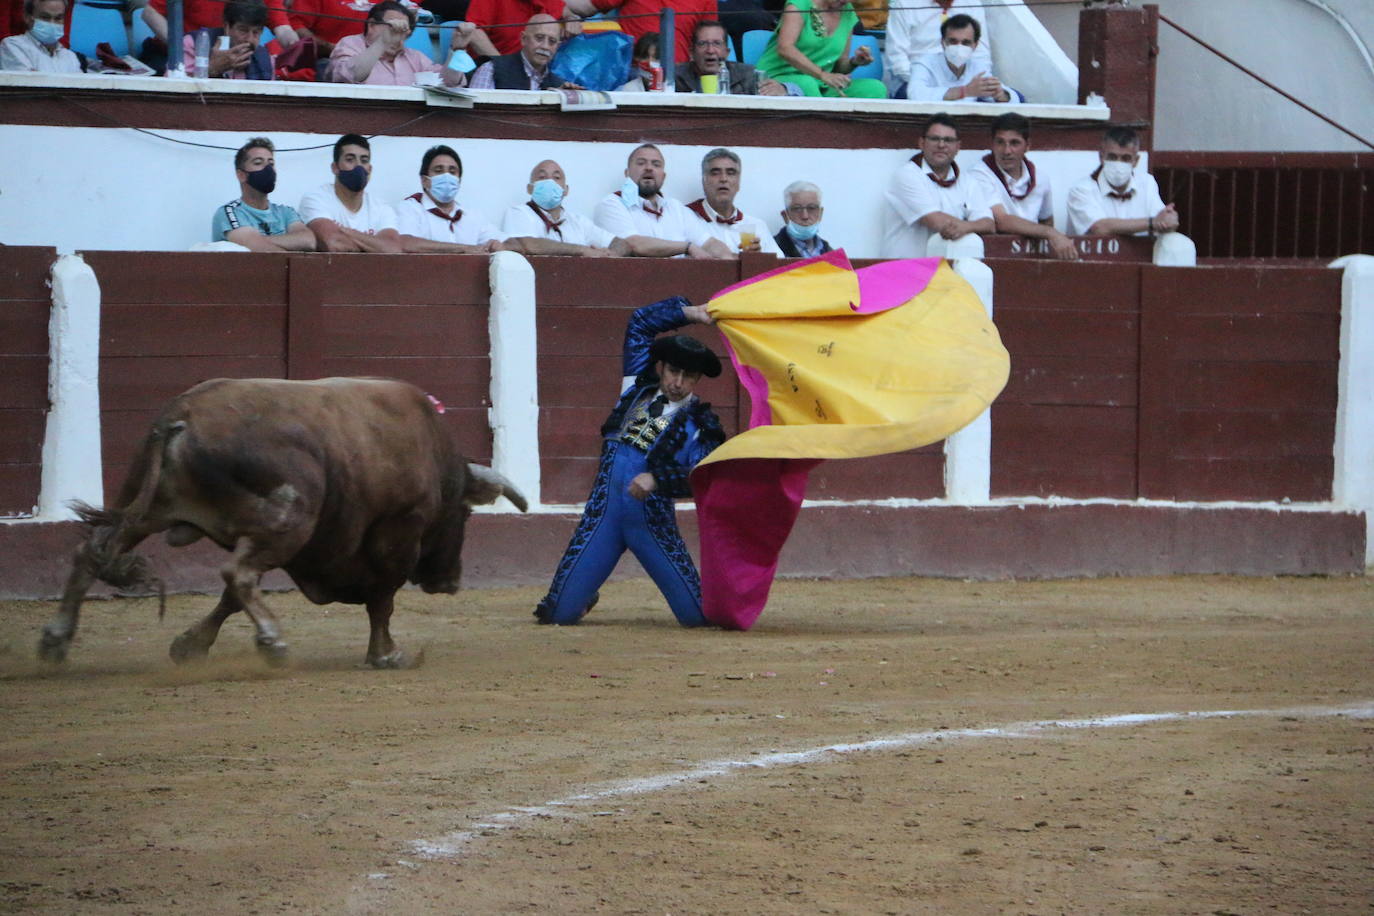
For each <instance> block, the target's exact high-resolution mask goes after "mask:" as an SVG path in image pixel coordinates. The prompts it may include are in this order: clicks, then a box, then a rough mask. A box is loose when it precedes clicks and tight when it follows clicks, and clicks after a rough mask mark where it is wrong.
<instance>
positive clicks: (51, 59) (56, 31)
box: [0, 0, 81, 73]
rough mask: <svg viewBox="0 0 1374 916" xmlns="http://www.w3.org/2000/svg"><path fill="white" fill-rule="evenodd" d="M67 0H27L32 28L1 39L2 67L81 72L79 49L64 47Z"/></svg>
mask: <svg viewBox="0 0 1374 916" xmlns="http://www.w3.org/2000/svg"><path fill="white" fill-rule="evenodd" d="M66 13H67V2H66V0H24V25H26V26H27V27H28V31H26V32H24V33H23V34H22V35H11V36H10V37H9V38H6V39H4V40H3V41H0V70H31V71H36V72H38V73H80V72H81V61H80V60H79V59H78V58H77V56H76V53H75V52H74V51H72V50H70V49H68V48H64V47H62V31H63V28H64V26H63V20H64V17H65V16H66Z"/></svg>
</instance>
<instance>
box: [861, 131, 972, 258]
mask: <svg viewBox="0 0 1374 916" xmlns="http://www.w3.org/2000/svg"><path fill="white" fill-rule="evenodd" d="M957 155H959V128H958V127H957V126H956V125H955V123H954V120H953V119H952V118H951V117H950V116H949V115H947V114H944V113H941V114H937V115H934V116H932V117H931V119H930V120H929V121H928V122H927V123H926V128H925V131H924V133H923V134H922V137H921V151H920V152H919V153H917V154H916V155H914V156H912V157H911V161H910V162H907V163H905V164H903V165H902V167H901V168H899V169H898V170H897V173H896V174H895V175H893V176H892V183H891V184H890V185H889V186H888V189H887V193H886V194H885V195H884V196H885V197H886V198H887V204H888V205H887V208H886V210H885V213H884V217H885V220H884V222H885V225H884V231H883V246H882V256H883V257H885V258H923V257H926V243H927V242H928V241H929V240H930V236H931V233H935V234H938V235H940V236H942V237H944V238H946V239H951V240H952V239H958V238H963V237H964V236H966V235H968V234H969V233H972V232H977V233H987V232H992V231H993V229H994V228H995V224H994V222H993V219H992V211H991V210H990V209H989V208H988V201H987V196H986V194H985V193H984V191H983V187H982V185H980V184H979V183H978V182H977V181H975V180H974V179H973V178H972V177H971V176H967V175H960V174H959V164H958V163H957V162H955V161H954V158H955V157H956V156H957Z"/></svg>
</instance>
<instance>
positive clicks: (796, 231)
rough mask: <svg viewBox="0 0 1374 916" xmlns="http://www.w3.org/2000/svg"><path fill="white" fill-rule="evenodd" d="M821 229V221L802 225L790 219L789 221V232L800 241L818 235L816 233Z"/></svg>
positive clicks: (806, 240)
mask: <svg viewBox="0 0 1374 916" xmlns="http://www.w3.org/2000/svg"><path fill="white" fill-rule="evenodd" d="M820 231H821V224H820V223H812V224H811V225H809V226H800V225H798V224H796V223H794V222H792V221H791V220H790V219H789V220H788V221H787V234H788V235H790V236H792V238H794V239H796V240H797V241H799V242H809V241H811V240H812V239H814V238H815V237H816V233H818V232H820Z"/></svg>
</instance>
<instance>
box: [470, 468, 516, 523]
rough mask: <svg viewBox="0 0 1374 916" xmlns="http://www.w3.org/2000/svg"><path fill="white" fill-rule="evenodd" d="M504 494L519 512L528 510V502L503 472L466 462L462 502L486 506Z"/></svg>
mask: <svg viewBox="0 0 1374 916" xmlns="http://www.w3.org/2000/svg"><path fill="white" fill-rule="evenodd" d="M501 496H504V497H506V499H509V500H510V501H511V502H512V503H514V504H515V508H517V509H519V510H520V511H521V512H527V511H529V507H530V506H529V503H528V502H526V501H525V497H524V495H523V494H522V493H521V492H520V491H519V490H517V489H516V488H515V484H513V483H511V482H510V481H509V480H507V479H506V478H505V476H504V475H503V474H500V473H499V472H497V471H494V470H492V469H491V468H489V467H485V466H484V465H480V464H471V463H469V464H468V485H467V489H466V490H464V491H463V502H465V503H467V504H468V505H470V506H487V505H491V504H492V503H494V502H496V500H497V498H498V497H501Z"/></svg>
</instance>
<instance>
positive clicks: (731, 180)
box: [687, 148, 782, 256]
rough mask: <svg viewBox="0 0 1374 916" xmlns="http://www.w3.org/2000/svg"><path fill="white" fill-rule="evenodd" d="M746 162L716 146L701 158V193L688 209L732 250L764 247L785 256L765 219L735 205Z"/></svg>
mask: <svg viewBox="0 0 1374 916" xmlns="http://www.w3.org/2000/svg"><path fill="white" fill-rule="evenodd" d="M742 169H743V165H742V164H741V162H740V158H739V155H738V154H736V153H735V152H733V151H731V150H728V149H723V148H716V149H713V150H711V151H710V152H709V153H707V154H706V155H705V156H704V157H703V158H702V160H701V192H702V194H704V195H705V196H704V197H700V198H698V199H696V200H694V201H692V202H691V203H690V204H688V205H687V209H688V210H691V211H692V212H693V213H695V214H696V215H697V218H698V219H700V220H701V221H702V222H703V223H705V224H706V230H707V231H708V232H710V233H711V235H712V236H713V237H715V238H717V239H719V240H720V241H721V243H722V244H724V245H725V246H726V247H727V248H729V249H730V250H731V251H763V252H767V253H768V254H772V255H779V256H781V254H782V252H781V251H779V250H778V244H777V242H775V241H773V236H772V235H771V234H770V233H769V232H768V224H767V223H765V222H764V221H763V220H761V219H757V218H755V217H752V216H745V215H744V211H742V210H740V209H739V208H738V207H736V206H735V197H736V196H737V195H738V194H739V179H740V172H741V170H742Z"/></svg>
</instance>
